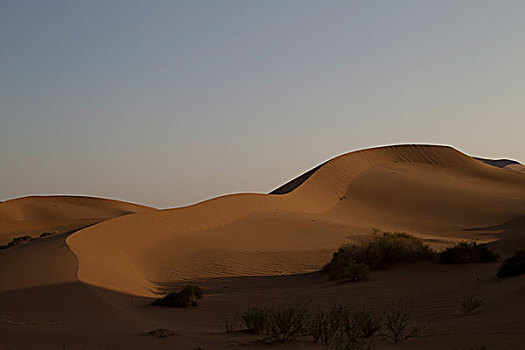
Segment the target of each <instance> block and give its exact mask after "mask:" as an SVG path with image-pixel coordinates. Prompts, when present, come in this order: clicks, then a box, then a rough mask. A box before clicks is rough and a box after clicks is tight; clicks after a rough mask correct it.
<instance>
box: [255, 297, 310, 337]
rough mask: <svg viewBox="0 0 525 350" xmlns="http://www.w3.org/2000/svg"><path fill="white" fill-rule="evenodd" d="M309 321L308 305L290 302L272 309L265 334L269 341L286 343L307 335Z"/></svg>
mask: <svg viewBox="0 0 525 350" xmlns="http://www.w3.org/2000/svg"><path fill="white" fill-rule="evenodd" d="M309 319H310V314H309V311H308V305H307V304H301V303H297V302H293V301H289V302H286V303H284V304H280V305H277V306H275V307H273V308H271V309H270V312H269V313H268V319H267V323H266V325H265V327H264V334H265V335H266V339H267V340H270V341H272V342H279V343H284V342H287V341H289V340H291V339H294V338H295V337H297V336H299V335H302V334H305V333H307V331H308V321H309Z"/></svg>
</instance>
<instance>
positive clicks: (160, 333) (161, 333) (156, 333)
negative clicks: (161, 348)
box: [143, 328, 177, 338]
mask: <svg viewBox="0 0 525 350" xmlns="http://www.w3.org/2000/svg"><path fill="white" fill-rule="evenodd" d="M143 334H144V335H149V336H152V337H155V338H166V337H172V336H174V335H177V332H175V331H174V330H171V329H165V328H156V329H154V330H152V331H149V332H144V333H143Z"/></svg>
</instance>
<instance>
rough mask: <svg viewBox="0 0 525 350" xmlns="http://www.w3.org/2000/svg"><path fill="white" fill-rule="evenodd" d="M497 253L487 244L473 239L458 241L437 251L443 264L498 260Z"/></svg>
mask: <svg viewBox="0 0 525 350" xmlns="http://www.w3.org/2000/svg"><path fill="white" fill-rule="evenodd" d="M498 257H499V256H498V254H497V253H495V252H494V251H493V250H492V249H490V248H489V247H488V246H487V245H484V244H477V243H476V242H475V241H470V242H466V241H464V242H459V243H457V244H455V245H453V246H451V247H448V248H447V249H445V250H443V251H442V252H440V253H439V262H440V263H443V264H468V263H488V262H494V261H496V260H498Z"/></svg>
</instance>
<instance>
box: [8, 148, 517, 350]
mask: <svg viewBox="0 0 525 350" xmlns="http://www.w3.org/2000/svg"><path fill="white" fill-rule="evenodd" d="M517 167H519V164H508V165H506V166H504V167H500V166H496V165H493V164H487V163H486V162H482V161H480V160H477V159H474V158H472V157H470V156H468V155H465V154H463V153H461V152H459V151H457V150H455V149H453V148H450V147H442V146H425V145H403V146H390V147H380V148H375V149H368V150H362V151H358V152H352V153H348V154H345V155H342V156H339V157H337V158H334V159H332V160H330V161H328V162H326V163H323V164H322V165H321V166H319V167H317V168H315V169H312V171H310V172H308V173H307V174H305V175H304V176H302V177H299V178H298V179H296V180H294V181H291V182H290V183H288V184H285V185H284V186H282V187H280V188H279V189H277V190H276V191H273V192H272V193H271V194H236V195H229V196H223V197H219V198H215V199H212V200H208V201H205V202H202V203H199V204H196V205H193V206H189V207H183V208H174V209H166V210H155V209H152V208H146V207H140V206H135V205H132V204H126V203H122V202H114V201H106V200H99V199H93V198H90V199H85V198H70V197H47V198H45V199H42V198H23V199H19V200H12V201H6V202H4V203H1V204H0V220H1V221H0V222H2V226H0V227H1V231H0V237H8V235H11V236H12V234H13V232H16V234H19V233H20V232H22V230H23V228H24V227H32V228H33V231H31V233H33V234H35V235H36V234H38V232H41V231H43V230H44V229H45V230H48V227H56V228H55V230H56V231H59V232H58V234H56V235H53V236H50V237H45V238H41V239H37V240H34V241H32V242H30V243H29V244H26V245H23V246H19V247H14V248H9V249H5V250H2V251H0V272H1V276H2V277H1V280H0V283H1V284H0V293H1V294H0V295H1V298H0V300H1V305H0V308H1V310H2V316H1V317H0V332H1V333H2V334H3V337H1V340H0V348H2V346H4V347H5V348H7V347H10V348H13V349H18V348H20V349H23V348H31V347H32V346H34V345H35V344H38V346H39V348H43V349H44V348H45V349H59V348H63V346H64V344H66V345H65V347H66V348H71V349H75V348H76V349H79V348H82V347H85V348H86V347H90V348H101V349H103V348H110V349H120V348H126V349H146V348H147V349H149V348H160V349H162V348H170V349H194V348H197V347H199V346H202V347H203V348H209V349H216V348H218V349H227V348H228V349H229V348H267V347H268V345H265V344H261V343H257V342H255V343H254V338H253V337H252V336H249V335H226V334H222V333H221V330H220V327H219V325H218V322H217V320H218V318H220V317H221V315H222V314H223V313H225V312H228V311H232V310H235V309H242V308H243V307H245V306H247V305H248V304H250V303H253V302H257V301H262V302H269V303H270V302H277V301H279V300H283V298H286V297H289V296H293V297H294V298H296V299H297V300H311V301H312V305H313V307H317V306H320V305H329V304H331V303H333V302H334V301H335V300H337V301H339V302H341V303H344V304H345V305H348V306H351V307H361V306H363V305H366V306H368V307H371V308H377V309H381V308H384V307H385V306H386V305H388V304H389V303H391V302H392V301H395V300H398V299H400V298H403V299H404V300H406V301H407V302H409V303H411V304H412V305H414V312H415V315H416V318H417V320H418V321H420V322H422V323H426V324H428V325H429V328H430V329H432V335H431V336H430V337H428V338H420V339H411V340H410V341H407V342H406V343H405V344H403V346H402V347H401V348H407V349H422V348H425V349H426V348H429V349H454V348H458V349H470V348H471V347H474V346H479V345H485V344H486V345H487V346H489V349H492V348H494V349H519V348H520V347H519V344H521V343H522V342H523V341H524V340H525V316H522V315H524V314H525V306H523V304H522V303H521V294H522V292H523V288H524V287H525V278H523V277H516V278H512V279H510V280H508V281H507V280H506V281H504V282H498V281H497V280H496V278H495V271H496V269H497V266H498V263H493V264H473V265H465V266H444V265H437V264H431V263H428V264H417V265H406V266H398V267H395V268H393V269H391V270H388V271H382V272H376V273H373V274H372V277H371V279H370V280H369V281H364V282H359V283H348V284H340V283H334V282H329V281H327V280H326V279H325V278H324V277H323V276H321V275H320V274H319V273H317V272H316V271H318V270H319V268H320V267H321V266H322V265H323V264H324V263H326V262H327V261H328V260H329V258H330V256H331V254H332V253H333V252H334V251H335V250H336V249H337V248H338V247H339V246H340V245H341V244H343V243H345V242H349V241H352V240H355V239H358V238H359V237H360V236H362V235H363V234H367V233H369V232H371V231H370V229H371V228H373V227H377V228H381V229H384V230H395V231H404V232H407V233H410V234H413V235H415V236H418V237H421V238H423V239H424V240H425V241H426V242H427V243H429V244H430V245H431V246H432V247H434V248H438V249H439V248H441V247H443V246H445V245H447V244H450V243H451V242H456V241H459V240H465V239H476V240H478V241H480V242H490V243H491V245H492V246H493V247H494V249H496V250H497V251H498V252H500V253H501V254H503V256H505V255H507V254H510V252H511V251H512V250H513V249H518V248H522V249H523V248H525V234H524V233H525V174H524V173H523V172H520V171H515V170H516V169H515V168H517ZM276 171H277V170H276ZM212 180H213V179H210V181H212ZM17 202H18V203H17ZM24 202H25V203H24ZM53 203H55V204H56V207H54V206H53V205H52V204H53ZM82 220H85V221H82ZM88 220H91V221H90V222H89V223H88ZM80 221H82V223H81V222H80ZM4 222H5V223H7V224H6V225H4V224H3V223H4ZM16 223H18V224H19V226H16ZM10 225H11V226H10ZM23 225H27V226H23ZM45 225H48V226H45ZM53 225H55V226H53ZM61 225H62V226H61ZM68 225H70V226H68ZM75 225H76V226H75ZM87 225H91V226H88V227H85V228H82V229H79V228H81V227H83V226H87ZM13 227H16V229H13ZM4 228H5V229H4ZM49 229H50V228H49ZM68 230H69V231H73V230H77V231H75V232H73V233H71V232H67V231H68ZM29 231H30V230H29V229H28V230H27V232H29ZM2 235H3V236H2ZM11 236H9V237H11ZM189 281H192V282H195V281H197V282H198V283H199V285H201V286H203V287H204V291H205V298H204V299H203V302H202V306H201V308H199V309H184V310H179V309H175V310H174V309H159V308H155V307H150V306H148V302H149V301H150V300H151V298H152V297H155V296H157V295H159V293H162V292H163V291H165V290H168V289H170V288H172V287H173V286H177V285H180V284H182V283H187V282H189ZM472 292H477V293H480V294H483V295H484V296H485V297H486V299H487V305H486V306H485V307H484V308H483V309H482V310H480V312H479V313H476V314H475V315H471V316H468V317H461V316H460V315H459V314H458V311H457V310H456V306H457V305H458V303H459V301H460V300H461V299H462V298H464V297H465V296H466V295H469V294H470V293H472ZM150 328H170V329H174V330H176V331H177V335H176V336H173V337H168V338H163V339H160V340H159V339H155V338H153V337H148V336H143V335H141V332H144V331H147V330H149V329H150ZM28 334H30V335H31V337H27V336H24V335H28ZM378 345H379V348H383V347H384V348H390V345H388V344H386V343H385V344H383V343H380V344H378ZM301 346H302V347H303V348H312V349H314V348H318V347H317V345H315V344H313V343H310V342H308V343H307V344H302V345H301V344H299V343H293V344H292V345H291V347H292V348H293V347H296V348H300V347H301ZM273 347H276V348H279V346H275V345H274V346H273ZM287 348H289V346H288V347H287Z"/></svg>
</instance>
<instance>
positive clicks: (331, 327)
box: [308, 305, 350, 345]
mask: <svg viewBox="0 0 525 350" xmlns="http://www.w3.org/2000/svg"><path fill="white" fill-rule="evenodd" d="M349 317H350V312H349V311H348V309H346V308H345V307H344V306H341V305H333V306H332V307H331V308H330V309H328V311H324V310H319V311H318V312H317V313H316V314H315V315H314V316H313V317H312V319H311V320H310V322H309V324H308V333H309V334H310V335H311V336H312V337H313V338H314V341H315V342H318V341H320V342H321V343H323V344H324V345H328V344H330V343H332V342H333V341H334V338H335V337H336V336H337V334H338V333H340V332H342V331H343V330H344V329H345V326H346V325H347V323H348V319H349Z"/></svg>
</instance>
